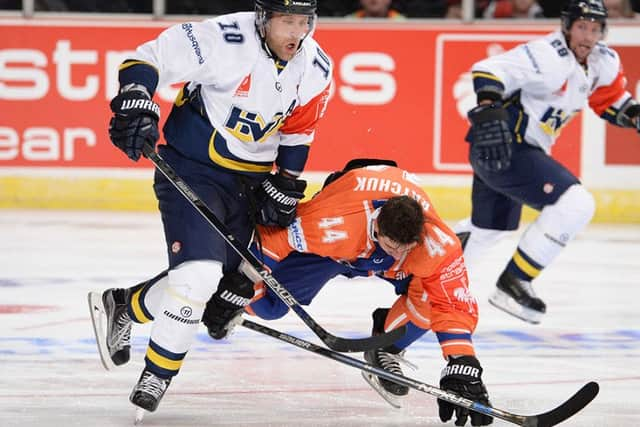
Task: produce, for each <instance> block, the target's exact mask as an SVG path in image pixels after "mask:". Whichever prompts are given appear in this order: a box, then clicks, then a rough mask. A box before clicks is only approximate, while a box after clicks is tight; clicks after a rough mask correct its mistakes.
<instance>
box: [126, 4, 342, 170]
mask: <svg viewBox="0 0 640 427" xmlns="http://www.w3.org/2000/svg"><path fill="white" fill-rule="evenodd" d="M254 21H255V14H254V12H241V13H234V14H228V15H222V16H219V17H216V18H213V19H209V20H206V21H203V22H194V23H184V24H178V25H175V26H172V27H170V28H168V29H167V30H165V31H164V32H163V33H161V34H160V36H159V37H158V38H157V39H155V40H152V41H150V42H147V43H145V44H143V45H141V46H140V47H139V48H138V49H137V51H136V55H135V57H134V58H133V59H135V60H139V61H143V62H145V63H148V64H151V65H152V66H154V67H155V68H156V69H157V71H158V76H159V82H158V85H159V86H163V85H167V84H173V83H177V82H189V84H188V85H187V86H186V88H185V92H193V91H195V90H196V88H197V87H198V86H200V88H199V90H200V102H201V104H202V106H203V107H204V109H203V110H204V111H206V113H204V112H202V113H203V114H206V118H207V119H208V121H209V122H210V125H211V126H212V127H213V129H207V127H206V126H203V124H202V123H199V122H198V120H199V119H200V120H201V118H198V117H197V115H198V114H197V113H196V110H197V109H194V108H189V109H188V111H187V110H185V111H182V112H181V111H178V110H180V108H179V107H182V106H183V104H184V103H185V102H188V100H187V99H186V98H187V97H185V96H184V93H182V92H181V93H180V94H179V95H178V98H177V99H176V104H175V106H174V109H173V111H172V113H171V115H170V116H169V118H168V119H167V125H165V138H166V139H167V142H168V144H169V145H172V146H174V147H175V148H176V149H177V150H178V151H180V152H182V153H183V154H185V155H186V156H187V157H191V158H194V159H195V160H199V161H211V162H213V163H215V164H217V165H218V166H222V167H224V168H227V169H232V170H238V171H249V172H265V171H270V170H271V165H272V164H273V162H274V161H275V160H276V157H277V156H278V152H279V147H281V146H289V147H294V146H301V145H308V144H310V143H311V142H312V140H313V137H314V131H315V126H316V122H317V120H318V119H319V118H320V117H321V116H322V115H323V113H324V110H325V107H326V103H327V99H328V95H329V88H330V84H331V78H332V63H331V60H330V59H329V57H328V56H327V55H326V54H325V53H324V52H323V51H322V50H321V49H320V47H319V46H318V44H317V43H316V42H315V40H313V39H312V37H311V36H308V37H306V38H305V39H304V41H303V43H302V46H301V49H300V50H299V51H298V53H297V54H296V55H295V57H294V58H292V59H291V60H290V61H289V62H288V63H286V66H285V67H284V69H282V70H281V71H280V72H278V69H277V68H276V63H275V62H274V60H273V59H272V58H270V57H269V56H268V55H267V54H266V52H265V50H264V49H263V48H262V46H261V40H260V38H259V36H258V34H257V32H256V29H255V25H254ZM192 121H193V123H192ZM203 144H206V145H203ZM305 159H306V157H305ZM295 163H296V162H293V163H292V165H290V166H289V167H290V168H291V169H297V168H300V169H301V166H300V165H296V164H295ZM285 166H286V165H285ZM291 172H294V173H295V172H297V173H299V172H301V170H297V171H296V170H292V171H291Z"/></svg>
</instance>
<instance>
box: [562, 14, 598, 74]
mask: <svg viewBox="0 0 640 427" xmlns="http://www.w3.org/2000/svg"><path fill="white" fill-rule="evenodd" d="M602 36H603V33H602V24H601V23H600V22H595V21H589V20H585V19H576V21H575V22H574V23H573V25H572V26H571V29H570V30H569V48H570V49H571V50H572V51H573V54H574V55H575V56H576V58H577V59H578V61H579V62H580V63H585V62H586V61H587V57H588V56H589V54H590V53H591V51H592V50H593V48H594V46H595V45H596V43H597V42H599V41H600V40H601V39H602Z"/></svg>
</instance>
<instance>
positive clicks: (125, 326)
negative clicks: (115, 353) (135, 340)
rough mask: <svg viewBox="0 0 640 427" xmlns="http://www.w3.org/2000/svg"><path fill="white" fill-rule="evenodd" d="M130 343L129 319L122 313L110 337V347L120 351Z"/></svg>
mask: <svg viewBox="0 0 640 427" xmlns="http://www.w3.org/2000/svg"><path fill="white" fill-rule="evenodd" d="M130 343H131V317H129V313H127V312H126V311H123V312H122V313H120V315H119V316H118V320H116V327H115V328H114V331H113V333H112V336H111V340H110V347H112V348H117V349H121V348H122V347H124V346H126V345H130Z"/></svg>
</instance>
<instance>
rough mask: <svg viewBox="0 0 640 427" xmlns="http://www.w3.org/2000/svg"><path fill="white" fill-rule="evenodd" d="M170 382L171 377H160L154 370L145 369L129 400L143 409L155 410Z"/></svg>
mask: <svg viewBox="0 0 640 427" xmlns="http://www.w3.org/2000/svg"><path fill="white" fill-rule="evenodd" d="M170 383H171V378H160V377H158V376H156V375H155V374H154V373H153V372H151V371H149V370H147V369H144V370H143V371H142V375H140V379H139V380H138V383H137V384H136V385H135V387H133V390H132V391H131V395H130V396H129V401H130V402H131V403H133V404H134V405H136V406H138V407H140V408H142V409H145V410H147V411H149V412H153V411H155V410H156V409H157V408H158V405H159V404H160V400H161V399H162V396H164V392H165V391H167V387H169V384H170Z"/></svg>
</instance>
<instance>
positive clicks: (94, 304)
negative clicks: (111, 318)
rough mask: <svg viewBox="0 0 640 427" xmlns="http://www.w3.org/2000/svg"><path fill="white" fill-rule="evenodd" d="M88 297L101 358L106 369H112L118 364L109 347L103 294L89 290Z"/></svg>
mask: <svg viewBox="0 0 640 427" xmlns="http://www.w3.org/2000/svg"><path fill="white" fill-rule="evenodd" d="M87 299H88V302H89V312H90V313H91V323H92V324H93V333H94V335H95V338H96V344H97V345H98V353H99V354H100V360H101V361H102V366H104V369H106V370H107V371H111V370H112V369H113V368H115V366H116V365H115V364H114V363H113V361H112V360H111V355H110V354H109V349H108V348H107V314H106V312H105V309H104V305H103V304H102V294H101V293H99V292H89V295H88V297H87Z"/></svg>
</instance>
